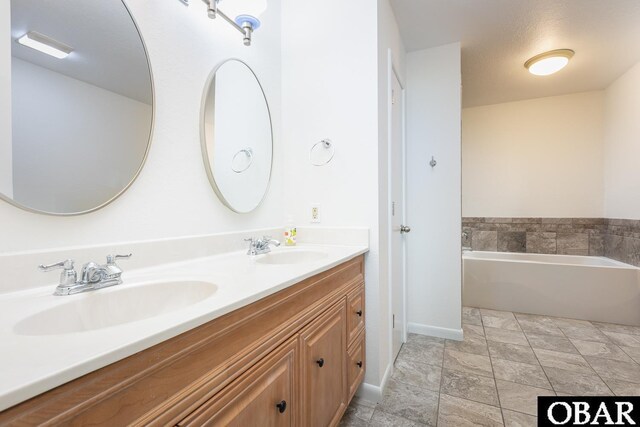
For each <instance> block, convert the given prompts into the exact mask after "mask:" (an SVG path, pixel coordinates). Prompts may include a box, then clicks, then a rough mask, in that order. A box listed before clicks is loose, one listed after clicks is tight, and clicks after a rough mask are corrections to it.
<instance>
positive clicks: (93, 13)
mask: <svg viewBox="0 0 640 427" xmlns="http://www.w3.org/2000/svg"><path fill="white" fill-rule="evenodd" d="M0 1H6V0H0ZM28 31H36V32H39V33H42V34H44V35H46V36H49V37H51V38H53V39H55V40H58V41H60V42H62V43H64V44H66V45H69V46H72V47H73V49H74V51H73V53H72V54H71V55H69V56H68V57H67V58H65V59H56V58H53V57H50V56H48V55H45V54H42V53H40V52H38V51H35V50H33V49H30V48H28V47H25V46H22V45H20V44H18V43H17V42H15V40H16V39H18V38H19V37H22V36H23V35H24V34H25V33H27V32H28ZM11 38H12V40H13V41H14V43H12V45H11V47H12V55H13V56H15V57H18V58H20V59H23V60H25V61H28V62H31V63H33V64H36V65H39V66H41V67H44V68H48V69H50V70H52V71H55V72H58V73H61V74H64V75H67V76H69V77H72V78H74V79H77V80H81V81H84V82H86V83H90V84H92V85H94V86H98V87H101V88H103V89H107V90H109V91H111V92H115V93H118V94H120V95H124V96H127V97H129V98H132V99H136V100H138V101H141V102H144V103H147V104H150V103H151V98H152V95H151V78H150V75H149V67H148V64H147V59H146V55H145V52H144V46H143V44H142V41H141V40H140V36H139V35H138V31H137V29H136V27H135V25H134V23H133V21H132V20H131V17H130V16H129V13H128V11H127V9H126V8H125V6H124V4H123V3H122V2H121V1H120V0H11Z"/></svg>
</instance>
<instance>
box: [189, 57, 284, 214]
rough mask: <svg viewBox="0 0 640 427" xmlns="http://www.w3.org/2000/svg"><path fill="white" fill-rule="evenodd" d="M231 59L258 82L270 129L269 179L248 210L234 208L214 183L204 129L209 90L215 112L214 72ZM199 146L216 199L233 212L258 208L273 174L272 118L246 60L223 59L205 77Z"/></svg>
mask: <svg viewBox="0 0 640 427" xmlns="http://www.w3.org/2000/svg"><path fill="white" fill-rule="evenodd" d="M231 61H236V62H240V63H241V64H243V65H244V66H245V67H247V69H248V70H249V71H250V72H251V74H252V75H253V77H254V78H255V79H256V82H257V83H258V87H259V88H260V91H261V92H262V97H263V98H264V103H265V105H266V107H267V114H268V115H269V130H270V134H271V162H270V164H269V179H268V181H267V187H266V188H265V190H264V194H263V195H262V197H261V198H260V201H259V202H258V204H257V205H256V206H255V207H254V208H253V209H251V210H249V211H239V210H238V209H236V208H234V207H233V206H231V204H230V203H229V201H228V200H227V198H226V197H225V196H224V195H223V194H222V191H221V190H220V188H219V187H218V184H216V179H215V178H214V176H213V170H212V168H211V164H210V162H209V149H208V148H207V135H206V130H205V114H206V105H207V98H208V95H209V93H210V92H211V93H213V110H214V112H215V107H216V103H215V96H216V91H215V89H216V87H215V83H216V73H217V72H218V70H219V69H220V67H222V66H223V65H224V64H226V63H227V62H231ZM213 125H214V128H215V121H214V123H213ZM215 143H216V141H215V138H213V141H211V146H212V147H214V146H215ZM200 147H201V149H202V160H203V162H204V169H205V171H206V172H207V178H209V184H211V187H212V188H213V191H215V193H216V195H217V196H218V199H220V201H221V202H222V204H223V205H225V206H226V207H227V208H229V209H230V210H231V211H233V212H235V213H239V214H248V213H251V212H253V211H255V210H256V209H258V208H259V207H260V206H261V205H262V204H263V203H264V200H265V199H266V198H267V193H268V192H269V189H270V188H271V177H272V175H273V157H274V155H273V153H274V143H273V120H272V117H271V108H269V101H268V100H267V94H266V93H264V88H263V87H262V83H260V79H259V78H258V76H257V75H256V73H255V71H253V68H251V67H250V66H249V64H247V63H246V62H244V61H243V60H241V59H238V58H228V59H225V60H224V61H222V62H220V63H219V64H218V65H216V66H215V67H214V68H213V70H211V72H210V73H209V76H208V77H207V81H206V83H205V85H204V92H203V93H202V103H201V105H200Z"/></svg>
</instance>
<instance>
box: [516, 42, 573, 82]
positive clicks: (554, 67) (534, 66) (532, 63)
mask: <svg viewBox="0 0 640 427" xmlns="http://www.w3.org/2000/svg"><path fill="white" fill-rule="evenodd" d="M574 54H575V52H574V51H572V50H571V49H556V50H551V51H549V52H544V53H541V54H540V55H536V56H534V57H533V58H531V59H529V60H528V61H527V62H525V63H524V66H525V68H526V69H527V70H529V72H530V73H531V74H534V75H536V76H548V75H550V74H553V73H557V72H558V71H560V70H562V69H563V68H564V67H566V65H567V64H568V63H569V60H570V59H571V58H573V55H574Z"/></svg>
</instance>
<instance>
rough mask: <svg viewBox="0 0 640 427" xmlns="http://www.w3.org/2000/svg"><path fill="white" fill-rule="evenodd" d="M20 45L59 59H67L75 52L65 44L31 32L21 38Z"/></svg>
mask: <svg viewBox="0 0 640 427" xmlns="http://www.w3.org/2000/svg"><path fill="white" fill-rule="evenodd" d="M18 43H20V44H21V45H23V46H27V47H30V48H31V49H35V50H37V51H39V52H42V53H46V54H47V55H50V56H53V57H55V58H58V59H63V58H66V57H67V56H69V54H70V53H71V52H73V48H72V47H71V46H67V45H66V44H64V43H60V42H59V41H57V40H54V39H52V38H51V37H47V36H45V35H44V34H40V33H37V32H35V31H29V32H28V33H27V34H25V35H24V36H22V37H20V38H19V39H18Z"/></svg>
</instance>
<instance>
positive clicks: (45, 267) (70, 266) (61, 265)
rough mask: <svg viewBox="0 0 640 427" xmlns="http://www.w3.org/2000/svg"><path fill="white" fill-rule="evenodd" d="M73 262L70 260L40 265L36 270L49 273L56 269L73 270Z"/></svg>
mask: <svg viewBox="0 0 640 427" xmlns="http://www.w3.org/2000/svg"><path fill="white" fill-rule="evenodd" d="M74 264H75V262H74V261H73V260H72V259H66V260H64V261H60V262H56V263H55V264H49V265H44V264H40V265H39V266H38V268H39V269H40V270H41V271H51V270H55V269H58V268H64V269H65V270H73V268H74Z"/></svg>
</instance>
